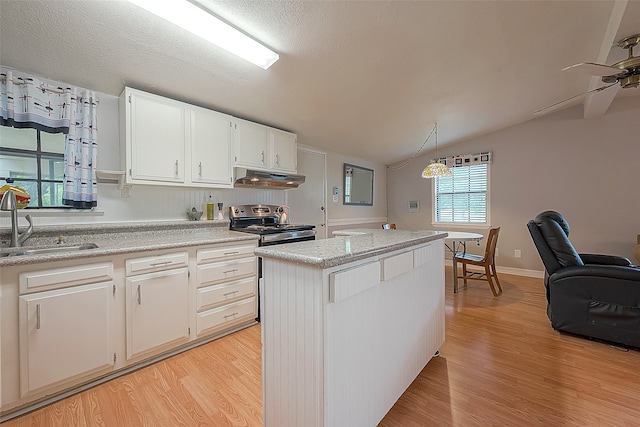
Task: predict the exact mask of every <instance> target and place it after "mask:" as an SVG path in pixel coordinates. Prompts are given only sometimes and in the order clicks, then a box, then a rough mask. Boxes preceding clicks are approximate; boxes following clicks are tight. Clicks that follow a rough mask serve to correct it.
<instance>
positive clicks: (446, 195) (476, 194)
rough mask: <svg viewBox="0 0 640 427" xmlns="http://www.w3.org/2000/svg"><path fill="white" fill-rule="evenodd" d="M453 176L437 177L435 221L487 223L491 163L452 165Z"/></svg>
mask: <svg viewBox="0 0 640 427" xmlns="http://www.w3.org/2000/svg"><path fill="white" fill-rule="evenodd" d="M451 172H452V175H451V176H450V177H441V178H436V181H435V199H436V200H435V202H436V203H435V220H436V222H459V223H486V222H487V175H488V164H487V163H480V164H473V165H470V166H460V167H453V168H451Z"/></svg>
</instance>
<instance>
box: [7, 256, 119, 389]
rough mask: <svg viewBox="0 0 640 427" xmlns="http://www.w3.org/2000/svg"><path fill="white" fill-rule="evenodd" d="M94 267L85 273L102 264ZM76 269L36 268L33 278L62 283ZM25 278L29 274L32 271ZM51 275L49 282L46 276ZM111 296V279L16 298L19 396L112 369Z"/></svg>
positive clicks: (47, 283)
mask: <svg viewBox="0 0 640 427" xmlns="http://www.w3.org/2000/svg"><path fill="white" fill-rule="evenodd" d="M98 267H99V268H96V269H91V268H88V269H86V268H85V269H84V272H87V271H89V272H91V271H100V270H103V267H104V265H100V266H98ZM78 271H79V270H77V269H73V268H68V269H56V270H44V271H39V272H37V276H38V277H39V280H40V281H42V279H43V278H44V280H45V282H43V283H44V287H55V286H56V285H58V284H59V285H62V286H64V285H65V284H66V283H65V282H64V278H63V277H65V276H66V277H74V275H75V277H76V279H77V277H78V276H77V274H78ZM81 274H82V273H81ZM28 276H30V277H31V278H32V277H35V274H31V275H28ZM49 278H51V279H53V280H47V279H49ZM28 279H29V277H27V278H26V279H25V281H28ZM87 279H88V281H91V277H85V278H84V281H87ZM102 279H104V278H102ZM81 280H83V279H81ZM56 281H60V282H59V283H55V282H56ZM113 299H114V285H113V281H112V280H104V281H100V282H98V283H90V284H85V285H79V286H69V287H64V288H62V289H53V290H48V291H42V292H34V293H31V294H26V295H21V296H20V297H19V298H18V305H19V307H18V312H19V329H20V333H19V338H20V396H27V395H30V394H32V393H34V392H38V391H43V390H47V389H51V388H54V389H55V388H56V387H58V386H61V385H65V384H66V385H68V384H72V383H74V382H77V381H80V380H82V379H86V378H87V376H89V375H91V374H96V373H100V372H104V371H109V370H110V369H112V367H113V364H114V355H115V354H114V349H113V341H112V339H113V333H112V328H111V324H112V323H111V312H112V304H113Z"/></svg>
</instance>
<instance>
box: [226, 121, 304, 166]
mask: <svg viewBox="0 0 640 427" xmlns="http://www.w3.org/2000/svg"><path fill="white" fill-rule="evenodd" d="M234 132H235V144H234V146H235V157H234V160H235V162H234V165H235V166H238V167H245V168H249V169H251V168H253V169H259V170H264V171H272V172H290V173H296V169H297V155H298V150H297V148H298V147H297V143H296V139H297V137H296V135H295V134H293V133H289V132H285V131H282V130H279V129H274V128H271V127H269V126H264V125H260V124H258V123H253V122H249V121H247V120H241V119H234Z"/></svg>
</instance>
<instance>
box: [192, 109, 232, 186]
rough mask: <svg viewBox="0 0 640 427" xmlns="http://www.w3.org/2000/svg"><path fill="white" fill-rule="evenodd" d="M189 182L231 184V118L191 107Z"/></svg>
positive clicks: (218, 184)
mask: <svg viewBox="0 0 640 427" xmlns="http://www.w3.org/2000/svg"><path fill="white" fill-rule="evenodd" d="M190 112H191V117H190V118H191V182H194V183H205V184H217V185H216V186H217V187H220V186H223V187H231V186H232V184H233V181H232V177H231V175H232V172H231V117H230V116H227V115H225V114H220V113H217V112H215V111H211V110H205V109H204V108H191V109H190Z"/></svg>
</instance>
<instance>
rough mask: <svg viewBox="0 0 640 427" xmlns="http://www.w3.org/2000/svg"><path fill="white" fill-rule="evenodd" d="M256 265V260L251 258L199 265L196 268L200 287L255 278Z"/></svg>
mask: <svg viewBox="0 0 640 427" xmlns="http://www.w3.org/2000/svg"><path fill="white" fill-rule="evenodd" d="M256 264H257V260H256V258H255V257H251V258H244V259H239V260H235V261H227V262H215V263H211V264H203V265H199V266H197V268H196V280H197V282H198V287H201V286H203V285H208V284H213V283H217V282H220V281H223V280H231V279H240V278H242V277H246V276H253V275H255V274H256Z"/></svg>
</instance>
